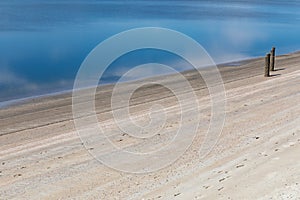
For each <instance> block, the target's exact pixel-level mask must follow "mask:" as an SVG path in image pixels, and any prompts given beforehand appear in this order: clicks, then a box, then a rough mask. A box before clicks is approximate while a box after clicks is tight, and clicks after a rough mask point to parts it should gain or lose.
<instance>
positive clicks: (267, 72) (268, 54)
mask: <svg viewBox="0 0 300 200" xmlns="http://www.w3.org/2000/svg"><path fill="white" fill-rule="evenodd" d="M270 57H271V54H270V53H267V55H266V58H265V77H269V76H270Z"/></svg>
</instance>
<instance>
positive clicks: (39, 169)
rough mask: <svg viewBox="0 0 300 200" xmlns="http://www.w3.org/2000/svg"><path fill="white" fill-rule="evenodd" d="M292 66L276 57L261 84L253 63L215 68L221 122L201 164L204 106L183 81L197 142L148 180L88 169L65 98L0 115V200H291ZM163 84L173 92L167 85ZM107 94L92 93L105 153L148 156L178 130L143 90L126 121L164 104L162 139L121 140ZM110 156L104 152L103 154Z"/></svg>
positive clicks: (168, 101) (299, 111)
mask: <svg viewBox="0 0 300 200" xmlns="http://www.w3.org/2000/svg"><path fill="white" fill-rule="evenodd" d="M299 63H300V53H295V54H290V55H284V56H280V57H278V58H277V63H276V68H277V69H278V70H277V71H275V72H273V75H275V76H272V77H269V78H265V77H263V76H262V74H263V59H255V60H251V61H247V62H243V63H241V64H240V66H225V67H221V68H220V71H221V74H222V77H223V80H224V83H225V89H226V101H227V106H226V121H225V124H224V128H223V131H222V134H221V136H220V138H219V140H218V143H217V145H216V146H215V148H214V149H213V150H212V151H211V152H210V154H209V155H208V156H207V157H206V158H205V159H200V158H199V155H198V150H199V147H200V146H201V143H202V142H203V137H204V135H205V131H206V129H207V127H208V125H209V120H210V101H209V97H208V96H207V94H208V93H207V90H206V89H205V85H204V84H203V83H202V84H198V82H197V81H198V79H197V78H196V77H197V76H196V75H194V73H195V72H187V73H186V74H185V76H186V77H188V78H189V80H190V82H191V85H192V86H193V88H194V89H195V91H196V95H197V97H198V100H199V102H201V103H200V105H199V110H200V111H201V113H203V118H202V119H201V121H200V122H199V129H198V134H197V136H196V137H195V139H194V140H193V143H192V145H191V146H190V148H188V150H187V151H186V152H185V153H184V155H183V156H181V157H180V158H179V159H178V160H177V161H176V162H174V163H173V164H172V165H170V166H167V167H165V168H163V169H161V170H159V171H156V172H153V173H146V174H130V173H125V172H119V171H117V170H113V169H111V168H109V167H107V166H106V165H104V164H101V163H100V162H99V161H97V160H95V159H94V158H93V157H92V156H91V155H90V154H89V153H88V151H87V150H86V149H85V148H84V146H83V144H82V141H81V140H80V139H79V137H78V135H77V132H76V129H75V127H74V123H73V120H72V112H71V97H70V95H69V94H66V95H60V96H56V97H49V98H44V99H36V100H33V101H31V102H29V103H25V104H22V105H18V106H14V107H11V108H7V109H2V110H0V199H237V200H239V199H300V117H299V116H300V104H299V103H300V64H299ZM166 80H167V81H170V82H172V81H173V82H174V84H175V83H176V81H174V80H176V77H175V76H168V77H167V78H166ZM200 82H201V80H200ZM176 84H178V87H180V83H176ZM110 91H111V86H106V87H104V88H102V89H100V90H99V93H98V100H97V102H98V104H97V105H96V107H97V114H98V116H99V121H100V122H101V124H102V125H103V127H106V129H105V131H106V133H107V135H108V137H109V138H110V140H111V141H113V142H114V143H115V144H117V145H120V146H122V147H125V146H126V147H128V148H133V149H134V148H137V149H138V148H140V147H143V148H148V149H151V145H152V144H154V143H155V141H159V142H162V145H163V144H164V142H165V141H166V142H167V141H168V140H169V139H170V137H171V136H172V133H173V132H174V131H176V129H177V128H178V127H177V124H178V122H177V121H176V120H178V116H179V114H180V113H179V111H178V107H177V106H176V98H174V96H172V95H171V94H170V91H168V90H166V89H164V88H162V87H158V86H153V87H150V88H144V90H140V91H138V92H137V93H136V94H135V96H134V97H133V100H132V102H133V103H132V105H133V106H132V115H133V116H135V117H136V118H138V119H139V120H140V123H143V119H144V118H145V117H147V116H145V111H147V110H148V108H149V106H151V105H152V104H153V103H159V104H161V105H164V106H165V108H167V116H169V117H170V120H169V121H167V126H165V127H164V128H165V130H167V131H165V132H164V134H160V135H158V136H156V138H154V139H153V141H152V143H151V145H150V144H148V143H142V142H141V141H140V140H137V139H135V138H132V137H129V136H128V135H126V134H122V133H121V132H120V130H118V128H117V126H116V125H114V121H113V119H112V115H111V113H110V110H109V109H107V108H108V107H109V105H110V104H109V102H110V101H109V100H110ZM182 92H185V90H184V88H183V89H182ZM186 106H189V100H188V99H187V101H186ZM191 109H193V108H192V107H191ZM192 120H195V119H191V121H192ZM184 123H187V124H188V123H189V122H184ZM90 148H93V147H90ZM94 148H96V147H94ZM155 148H157V147H155ZM90 150H92V149H90ZM111 153H113V149H111V148H109V147H108V148H106V149H104V150H103V154H106V155H110V154H111ZM162 159H163V158H162ZM120 162H125V161H124V160H120ZM145 162H147V161H145ZM127 164H128V163H127ZM130 164H132V165H134V163H129V165H130ZM133 167H134V166H133Z"/></svg>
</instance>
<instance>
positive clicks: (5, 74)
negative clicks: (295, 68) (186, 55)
mask: <svg viewBox="0 0 300 200" xmlns="http://www.w3.org/2000/svg"><path fill="white" fill-rule="evenodd" d="M299 10H300V1H297V0H292V1H284V0H277V1H276V0H273V1H270V0H266V1H258V0H254V1H247V0H232V1H228V0H223V1H221V0H198V1H196V0H190V1H184V0H176V1H147V0H139V1H136V0H126V1H119V0H113V1H97V0H91V1H85V0H61V1H48V0H27V1H22V0H2V1H1V2H0V102H2V103H3V102H5V101H8V100H12V99H19V98H24V97H30V96H34V95H43V94H48V93H52V92H59V91H63V90H68V89H71V88H72V86H73V81H74V78H75V76H76V72H77V70H78V68H79V67H80V64H81V63H82V61H83V60H84V58H85V57H86V56H87V54H88V53H89V52H90V51H91V50H92V49H93V48H94V47H95V46H96V45H97V44H99V43H100V42H101V41H103V40H105V39H106V38H108V37H110V36H112V35H114V34H117V33H119V32H121V31H125V30H128V29H131V28H139V27H145V26H158V27H164V28H170V29H174V30H177V31H180V32H182V33H184V34H187V35H188V36H190V37H192V38H194V39H195V40H196V41H198V42H199V43H200V44H201V45H202V46H203V47H204V48H205V49H206V50H207V51H208V53H209V54H210V55H211V56H212V58H213V59H214V60H215V62H217V63H221V62H227V61H231V60H238V59H243V58H249V57H256V56H263V55H265V53H266V52H267V51H269V50H270V48H271V47H272V46H273V45H275V46H276V47H277V53H279V54H283V53H288V52H292V51H296V50H299V49H300V37H299V35H300V26H299V25H300V23H299V21H300V12H299ZM174 61H175V62H174ZM177 61H178V62H177ZM148 62H160V63H164V64H169V65H172V64H173V65H174V63H181V65H178V64H177V65H174V66H173V67H174V68H176V69H178V70H184V69H187V68H188V67H185V66H183V65H184V63H182V62H180V60H178V58H177V57H176V56H174V55H172V54H169V53H167V52H161V51H155V50H149V49H148V50H144V51H138V52H133V53H131V54H128V55H126V56H123V57H121V58H120V59H118V60H117V61H116V62H114V63H113V64H112V65H111V67H110V68H109V70H108V72H107V73H106V74H105V76H104V77H103V80H102V82H103V83H110V82H115V81H117V80H118V78H119V77H120V76H121V75H122V74H123V73H124V72H126V71H127V70H128V69H130V68H131V67H133V66H135V65H138V64H143V63H148ZM157 72H158V73H159V69H158V70H157Z"/></svg>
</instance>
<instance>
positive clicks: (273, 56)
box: [271, 47, 275, 71]
mask: <svg viewBox="0 0 300 200" xmlns="http://www.w3.org/2000/svg"><path fill="white" fill-rule="evenodd" d="M271 71H275V47H272V50H271Z"/></svg>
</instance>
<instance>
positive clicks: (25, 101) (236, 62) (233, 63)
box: [0, 50, 300, 110]
mask: <svg viewBox="0 0 300 200" xmlns="http://www.w3.org/2000/svg"><path fill="white" fill-rule="evenodd" d="M299 52H300V50H297V51H294V52H290V53H287V54H280V55H276V57H281V56H286V55H293V54H297V53H299ZM262 58H263V57H249V58H245V59H237V60H234V61H228V62H224V63H219V64H216V66H217V67H218V68H223V67H239V66H241V65H244V64H247V63H250V62H253V61H255V60H257V59H262ZM204 68H205V67H204ZM191 70H193V69H191ZM188 71H190V70H186V71H182V72H180V73H185V72H188ZM168 75H172V74H168ZM168 75H157V76H153V77H150V78H156V77H161V76H168ZM142 80H143V79H138V80H135V81H142ZM129 82H134V81H129ZM114 84H115V83H107V84H102V85H99V86H98V87H105V86H113V85H114ZM83 89H88V88H83ZM72 91H73V89H66V90H62V91H58V92H50V93H46V94H41V95H34V96H28V97H24V98H19V99H12V100H7V101H3V102H0V110H1V109H8V108H10V107H15V106H19V105H23V104H28V103H33V102H34V101H41V100H44V99H45V100H46V99H48V98H59V97H60V96H65V95H70V94H72Z"/></svg>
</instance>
